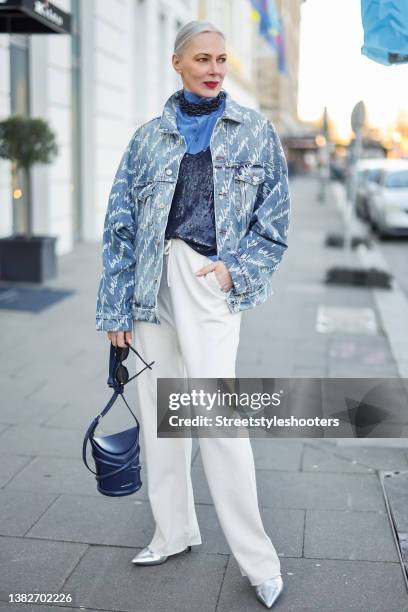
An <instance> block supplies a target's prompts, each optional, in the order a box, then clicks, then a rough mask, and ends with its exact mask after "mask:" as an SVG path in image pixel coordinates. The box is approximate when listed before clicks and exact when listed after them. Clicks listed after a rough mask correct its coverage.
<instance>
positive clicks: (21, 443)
mask: <svg viewBox="0 0 408 612" xmlns="http://www.w3.org/2000/svg"><path fill="white" fill-rule="evenodd" d="M0 442H1V445H0V456H1V455H3V454H7V453H11V452H18V453H20V454H22V455H29V456H54V457H79V456H80V454H81V452H82V439H81V437H80V436H79V435H78V434H77V432H76V431H70V430H68V429H56V428H52V429H51V428H47V427H41V426H40V425H12V426H11V427H10V428H9V429H8V430H7V433H6V434H5V435H4V436H3V437H0Z"/></svg>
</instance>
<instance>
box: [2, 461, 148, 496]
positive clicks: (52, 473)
mask: <svg viewBox="0 0 408 612" xmlns="http://www.w3.org/2000/svg"><path fill="white" fill-rule="evenodd" d="M20 459H25V458H24V457H20ZM91 467H92V465H91ZM0 469H1V463H0ZM142 470H143V468H142ZM143 478H144V474H143V473H142V482H143V483H144V481H143ZM7 488H10V489H19V490H25V491H41V492H44V493H69V494H74V495H75V494H77V495H91V496H100V495H101V493H99V491H98V490H97V488H96V480H95V477H94V476H93V474H91V472H89V471H88V470H87V469H86V467H85V465H84V464H83V462H82V459H65V458H58V457H36V458H35V459H33V460H32V462H31V463H30V464H29V465H28V466H27V468H26V469H23V470H22V471H21V473H20V474H18V476H16V477H15V478H13V480H12V481H11V482H10V483H9V484H8V486H7ZM146 496H147V487H146V486H143V485H142V488H141V489H140V490H139V491H137V492H136V493H134V494H133V496H132V497H134V499H135V500H136V499H143V500H146Z"/></svg>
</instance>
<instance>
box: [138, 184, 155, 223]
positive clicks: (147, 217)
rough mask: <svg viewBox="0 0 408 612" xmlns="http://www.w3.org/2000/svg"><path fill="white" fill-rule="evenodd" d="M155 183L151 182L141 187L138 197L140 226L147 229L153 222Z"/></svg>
mask: <svg viewBox="0 0 408 612" xmlns="http://www.w3.org/2000/svg"><path fill="white" fill-rule="evenodd" d="M154 189H155V183H149V184H147V185H145V186H142V187H141V188H140V187H139V190H138V193H137V199H138V204H139V227H140V228H141V229H147V228H148V227H150V225H151V224H152V222H153V207H152V198H153V195H154Z"/></svg>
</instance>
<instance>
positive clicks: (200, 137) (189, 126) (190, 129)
mask: <svg viewBox="0 0 408 612" xmlns="http://www.w3.org/2000/svg"><path fill="white" fill-rule="evenodd" d="M184 95H185V97H186V98H187V100H189V102H200V101H204V100H206V99H208V97H209V96H199V95H197V94H195V93H193V92H192V91H188V90H187V89H184ZM224 109H225V99H224V100H222V101H221V104H220V105H219V107H218V108H217V109H216V110H214V111H212V112H211V113H208V115H187V114H186V113H183V111H182V110H181V109H180V107H177V116H176V121H177V127H178V129H179V132H180V133H181V134H182V135H183V136H184V137H185V139H186V142H187V153H198V152H199V151H202V150H203V149H205V148H206V147H208V145H209V144H210V138H211V134H212V131H213V129H214V126H215V123H216V121H217V119H218V117H221V115H222V113H223V112H224Z"/></svg>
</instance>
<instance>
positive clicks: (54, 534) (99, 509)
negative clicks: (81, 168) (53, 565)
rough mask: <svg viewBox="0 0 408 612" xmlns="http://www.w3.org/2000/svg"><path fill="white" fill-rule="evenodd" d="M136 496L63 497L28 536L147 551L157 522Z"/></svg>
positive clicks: (145, 505)
mask: <svg viewBox="0 0 408 612" xmlns="http://www.w3.org/2000/svg"><path fill="white" fill-rule="evenodd" d="M134 497H135V496H134V495H129V496H126V497H123V498H120V499H119V498H115V497H107V496H103V495H101V494H99V497H97V498H94V497H92V496H79V495H61V497H59V499H58V500H57V501H56V502H55V504H53V505H52V507H51V508H50V509H49V510H48V511H47V512H46V513H45V514H44V515H43V516H42V517H41V519H40V520H39V521H38V522H37V523H36V524H35V525H34V527H33V528H32V529H30V531H29V532H28V533H27V534H26V535H27V536H29V537H35V538H44V539H48V540H64V541H66V542H68V541H69V542H87V543H89V544H106V545H113V546H124V547H140V548H143V547H145V546H147V545H148V544H149V542H150V541H151V539H152V537H153V533H154V520H153V517H152V514H151V510H150V505H149V504H148V503H147V502H142V501H138V500H136V499H134Z"/></svg>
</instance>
